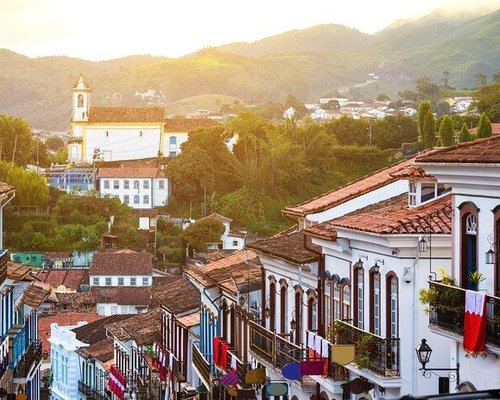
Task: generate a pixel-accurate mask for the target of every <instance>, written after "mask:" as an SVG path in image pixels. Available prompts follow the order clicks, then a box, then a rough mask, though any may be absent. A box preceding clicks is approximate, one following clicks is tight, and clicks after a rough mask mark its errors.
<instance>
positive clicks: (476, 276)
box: [469, 271, 486, 290]
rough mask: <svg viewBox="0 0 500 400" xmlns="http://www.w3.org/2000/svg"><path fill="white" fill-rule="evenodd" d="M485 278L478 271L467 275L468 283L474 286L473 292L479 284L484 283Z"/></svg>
mask: <svg viewBox="0 0 500 400" xmlns="http://www.w3.org/2000/svg"><path fill="white" fill-rule="evenodd" d="M485 279H486V278H485V277H484V276H483V274H482V273H481V272H479V271H472V272H470V273H469V282H470V283H472V284H473V285H474V290H477V289H478V287H479V284H480V283H481V282H482V281H484V280H485Z"/></svg>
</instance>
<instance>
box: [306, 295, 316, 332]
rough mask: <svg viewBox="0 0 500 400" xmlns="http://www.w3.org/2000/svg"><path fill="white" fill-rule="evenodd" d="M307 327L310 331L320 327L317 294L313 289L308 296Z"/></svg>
mask: <svg viewBox="0 0 500 400" xmlns="http://www.w3.org/2000/svg"><path fill="white" fill-rule="evenodd" d="M307 329H309V330H310V331H316V330H317V329H318V315H317V296H316V293H315V292H314V291H312V290H311V291H309V292H308V296H307Z"/></svg>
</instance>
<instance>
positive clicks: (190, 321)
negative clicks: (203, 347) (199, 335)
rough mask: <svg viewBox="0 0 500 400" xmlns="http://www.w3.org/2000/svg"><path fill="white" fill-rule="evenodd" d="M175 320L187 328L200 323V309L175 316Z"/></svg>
mask: <svg viewBox="0 0 500 400" xmlns="http://www.w3.org/2000/svg"><path fill="white" fill-rule="evenodd" d="M177 322H178V323H179V325H180V326H182V327H183V328H186V329H189V328H191V327H193V326H196V325H199V324H200V311H199V310H198V311H196V312H194V313H192V314H189V315H184V316H182V317H180V318H177Z"/></svg>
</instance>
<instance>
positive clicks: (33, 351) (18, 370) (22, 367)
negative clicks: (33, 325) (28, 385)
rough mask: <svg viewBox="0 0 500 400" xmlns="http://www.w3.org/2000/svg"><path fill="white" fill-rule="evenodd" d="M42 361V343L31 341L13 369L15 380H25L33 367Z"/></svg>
mask: <svg viewBox="0 0 500 400" xmlns="http://www.w3.org/2000/svg"><path fill="white" fill-rule="evenodd" d="M41 359H42V343H41V342H40V340H33V341H31V343H30V345H29V346H28V349H27V350H26V353H25V354H24V356H23V357H22V359H21V361H20V362H19V363H18V364H17V365H16V367H15V368H14V377H15V378H26V377H27V376H28V374H29V373H30V371H31V368H32V367H33V365H36V364H38V363H39V362H40V361H41Z"/></svg>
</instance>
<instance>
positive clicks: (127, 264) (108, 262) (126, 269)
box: [89, 252, 153, 276]
mask: <svg viewBox="0 0 500 400" xmlns="http://www.w3.org/2000/svg"><path fill="white" fill-rule="evenodd" d="M152 273H153V256H152V255H151V254H150V253H144V252H143V253H118V252H114V253H108V252H101V253H95V254H94V257H93V258H92V266H91V267H90V270H89V275H108V276H109V275H151V274H152Z"/></svg>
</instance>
